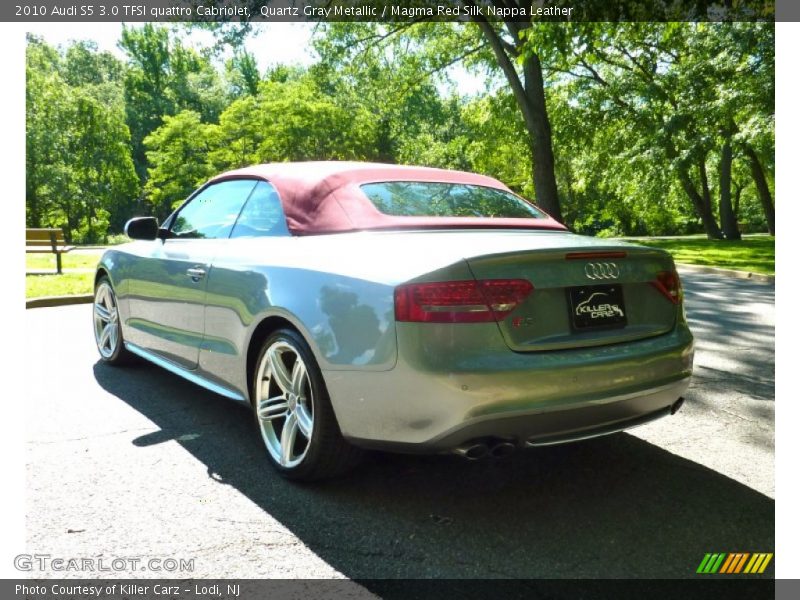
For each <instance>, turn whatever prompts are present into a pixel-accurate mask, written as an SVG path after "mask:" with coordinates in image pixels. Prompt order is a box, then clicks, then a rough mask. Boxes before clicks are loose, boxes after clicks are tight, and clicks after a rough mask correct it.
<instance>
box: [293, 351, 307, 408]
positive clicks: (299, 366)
mask: <svg viewBox="0 0 800 600" xmlns="http://www.w3.org/2000/svg"><path fill="white" fill-rule="evenodd" d="M305 387H306V366H305V365H304V364H303V361H302V360H300V357H299V356H298V357H297V360H296V361H294V367H292V383H291V389H290V390H289V391H291V392H292V393H293V394H294V395H295V396H297V398H298V400H299V399H300V398H302V397H304V396H305Z"/></svg>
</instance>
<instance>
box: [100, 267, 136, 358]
mask: <svg viewBox="0 0 800 600" xmlns="http://www.w3.org/2000/svg"><path fill="white" fill-rule="evenodd" d="M105 294H110V299H111V300H112V301H113V306H114V314H115V319H114V323H115V324H116V339H115V343H114V344H113V349H112V348H111V347H110V346H109V345H108V344H107V343H104V344H103V346H102V347H101V334H99V333H98V318H99V315H98V304H100V305H101V307H102V306H105V307H106V309H107V308H108V302H107V301H108V297H107V296H105ZM118 306H119V305H118V303H117V295H116V292H114V287H113V286H112V285H111V280H110V279H109V278H108V277H107V276H106V275H103V276H102V277H100V278H99V279H98V280H97V282H96V283H95V285H94V301H93V303H92V307H93V311H92V323H93V325H94V328H93V329H94V334H95V346H96V347H97V351H98V353H99V354H100V360H101V361H102V362H104V363H106V364H108V365H113V366H122V365H128V364H131V363H133V362H134V361H135V356H134V355H133V354H131V353H130V352H129V351H128V350H127V349H126V348H125V340H124V338H123V337H122V323H121V322H120V320H119V308H118ZM101 321H102V319H101Z"/></svg>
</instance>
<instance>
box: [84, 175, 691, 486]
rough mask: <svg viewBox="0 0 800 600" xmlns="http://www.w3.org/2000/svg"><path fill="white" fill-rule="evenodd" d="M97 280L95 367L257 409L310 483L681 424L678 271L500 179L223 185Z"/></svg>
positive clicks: (135, 225)
mask: <svg viewBox="0 0 800 600" xmlns="http://www.w3.org/2000/svg"><path fill="white" fill-rule="evenodd" d="M126 232H127V234H128V236H129V237H130V238H132V239H133V240H135V241H134V242H132V243H129V244H125V245H123V246H118V247H115V248H112V249H110V250H108V251H106V253H105V254H104V255H103V257H102V259H101V260H100V263H99V265H98V268H97V276H96V283H95V302H94V334H95V340H96V342H97V348H98V350H99V352H100V356H101V359H102V360H103V361H105V362H107V363H110V364H115V365H116V364H122V363H124V362H125V361H126V360H128V359H130V358H132V356H134V355H136V356H138V357H141V358H144V359H146V360H148V361H151V362H153V363H155V364H156V365H159V366H161V367H163V368H165V369H168V370H169V371H172V372H173V373H175V374H177V375H180V376H182V377H184V378H186V379H188V380H189V381H191V382H193V383H196V384H199V385H201V386H203V387H205V388H208V389H210V390H212V391H214V392H217V393H219V394H221V395H222V396H226V397H228V398H231V399H234V400H237V401H240V402H243V403H246V404H247V405H249V406H250V407H252V411H253V414H254V417H255V422H256V425H257V429H258V432H259V434H260V435H261V438H262V440H263V442H264V445H265V447H266V451H267V452H266V454H267V456H268V458H269V460H270V462H272V464H273V465H274V466H275V467H276V468H277V469H278V470H279V472H280V473H282V474H283V475H285V476H287V477H290V478H295V479H304V480H312V479H318V478H322V477H329V476H332V475H336V474H338V473H341V472H343V471H344V470H345V469H347V468H348V467H350V466H351V465H353V464H354V463H355V462H356V461H357V459H358V456H359V454H360V452H361V450H362V449H364V448H376V449H384V450H391V451H398V452H455V453H458V454H461V455H463V456H466V457H467V458H471V459H477V458H481V457H484V456H489V455H490V456H495V457H499V456H502V455H506V454H509V453H511V452H512V451H514V450H515V449H517V448H526V447H535V446H542V445H549V444H558V443H562V442H569V441H574V440H580V439H585V438H590V437H593V436H598V435H604V434H609V433H613V432H617V431H621V430H623V429H627V428H630V427H634V426H636V425H640V424H643V423H646V422H648V421H651V420H653V419H656V418H658V417H661V416H665V415H669V414H672V413H675V411H677V410H678V409H679V408H680V406H681V403H682V402H683V400H682V397H681V395H682V394H683V393H684V391H685V390H686V387H687V385H688V383H689V377H690V375H691V372H692V358H693V342H692V335H691V333H690V332H689V329H688V327H687V324H686V317H685V314H684V310H683V293H682V290H681V284H680V280H679V278H678V274H677V272H676V271H675V266H674V264H673V261H672V259H671V257H670V256H669V255H668V254H667V253H665V252H662V251H659V250H654V249H650V248H644V247H639V246H635V245H627V244H620V243H609V242H607V241H603V240H601V239H594V238H589V237H582V236H578V235H575V234H572V233H570V232H569V231H567V230H566V228H565V227H563V226H562V225H560V224H559V223H558V222H556V221H555V220H553V219H552V218H550V217H549V216H548V215H546V214H545V213H544V212H542V211H541V210H540V209H538V208H537V207H536V206H534V205H532V204H531V203H529V202H528V201H526V200H525V199H523V198H521V197H520V196H518V195H517V194H515V193H513V192H512V191H511V190H509V189H508V188H507V187H506V186H505V185H503V184H502V183H500V182H499V181H497V180H495V179H492V178H490V177H485V176H482V175H476V174H472V173H463V172H456V171H447V170H440V169H431V168H422V167H409V166H396V165H382V164H367V163H345V162H317V163H282V164H264V165H257V166H253V167H248V168H244V169H239V170H235V171H230V172H227V173H224V174H222V175H219V176H217V177H215V178H213V179H212V180H210V181H209V182H207V183H206V184H205V185H203V186H202V187H201V188H200V189H198V190H197V191H196V192H194V193H193V194H192V195H191V196H190V197H189V198H188V199H187V200H186V201H185V202H184V203H183V204H182V205H181V206H180V207H179V208H178V209H177V210H175V212H174V213H173V214H172V215H170V216H169V217H168V218H167V219H166V220H165V221H164V222H163V223H161V224H160V225H159V224H158V222H157V221H156V219H154V218H152V217H140V218H135V219H131V220H130V221H129V222H128V224H127V225H126Z"/></svg>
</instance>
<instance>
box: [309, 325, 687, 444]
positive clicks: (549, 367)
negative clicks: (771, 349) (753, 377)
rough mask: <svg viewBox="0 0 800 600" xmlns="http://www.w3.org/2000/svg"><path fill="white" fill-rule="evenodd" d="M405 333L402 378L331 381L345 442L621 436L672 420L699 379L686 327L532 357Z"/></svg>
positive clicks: (390, 374) (401, 336) (330, 375)
mask: <svg viewBox="0 0 800 600" xmlns="http://www.w3.org/2000/svg"><path fill="white" fill-rule="evenodd" d="M399 325H400V326H399V327H398V349H399V352H398V363H397V366H396V367H395V368H394V369H393V370H391V371H384V372H354V371H348V372H343V371H327V372H325V373H324V376H325V380H326V384H327V386H328V390H329V392H330V396H331V401H332V403H333V407H334V411H335V412H336V416H337V419H338V420H339V425H340V427H341V429H342V433H343V434H344V436H345V437H346V438H348V439H350V440H351V441H352V442H353V443H355V444H357V445H360V446H363V447H370V448H382V449H387V450H394V451H403V452H441V451H446V450H450V449H453V448H455V447H457V446H459V445H461V444H464V443H466V442H468V441H471V440H475V439H481V438H489V439H503V440H508V441H511V442H512V443H514V444H516V445H518V446H525V445H545V444H553V443H561V442H565V441H573V440H576V439H582V438H585V437H593V436H596V435H603V434H607V433H612V432H614V431H619V430H622V429H627V428H630V427H634V426H636V425H640V424H642V423H645V422H648V421H650V420H653V419H655V418H658V417H661V416H665V415H668V414H670V413H671V412H672V410H673V407H674V406H675V403H676V401H678V399H679V398H680V397H681V396H682V395H683V393H684V392H685V391H686V388H687V387H688V385H689V377H690V375H691V372H692V360H693V341H692V336H691V333H690V332H689V329H688V328H687V327H686V326H685V324H679V325H678V326H677V327H676V328H675V329H674V330H673V331H672V332H670V333H668V334H665V335H661V336H657V337H653V338H648V339H644V340H639V341H635V342H627V343H623V344H615V345H611V346H603V347H596V348H586V349H575V350H562V351H554V352H532V353H515V352H510V351H509V350H508V348H507V347H505V346H498V345H494V343H493V341H492V340H493V339H496V337H495V336H494V335H490V334H491V331H490V330H487V332H486V333H487V335H486V336H485V337H484V338H482V341H480V336H478V338H479V339H478V341H469V340H468V339H467V338H465V339H461V340H460V339H458V334H455V335H453V334H451V335H450V336H449V338H448V339H447V340H446V342H445V341H444V340H443V338H442V337H441V336H438V337H437V333H436V332H435V330H433V329H430V328H429V329H423V330H420V329H416V328H415V327H414V326H412V327H403V326H404V325H406V324H399ZM492 325H493V324H488V325H487V327H491V326H492ZM442 331H444V330H442ZM464 331H466V330H464ZM421 332H422V333H421ZM440 333H441V332H440ZM474 333H475V331H474V329H473V330H471V331H470V339H472V340H474ZM495 333H496V329H495ZM443 345H446V346H447V347H448V351H447V352H443V351H442V346H443Z"/></svg>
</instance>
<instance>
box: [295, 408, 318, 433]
mask: <svg viewBox="0 0 800 600" xmlns="http://www.w3.org/2000/svg"><path fill="white" fill-rule="evenodd" d="M294 414H295V418H296V419H297V429H298V430H299V431H300V433H301V434H302V435H303V437H304V438H306V439H307V440H309V441H311V429H312V428H313V426H314V418H313V417H312V416H311V414H310V413H309V412H308V409H307V408H306V407H305V405H304V404H298V405H297V410H295V412H294Z"/></svg>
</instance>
